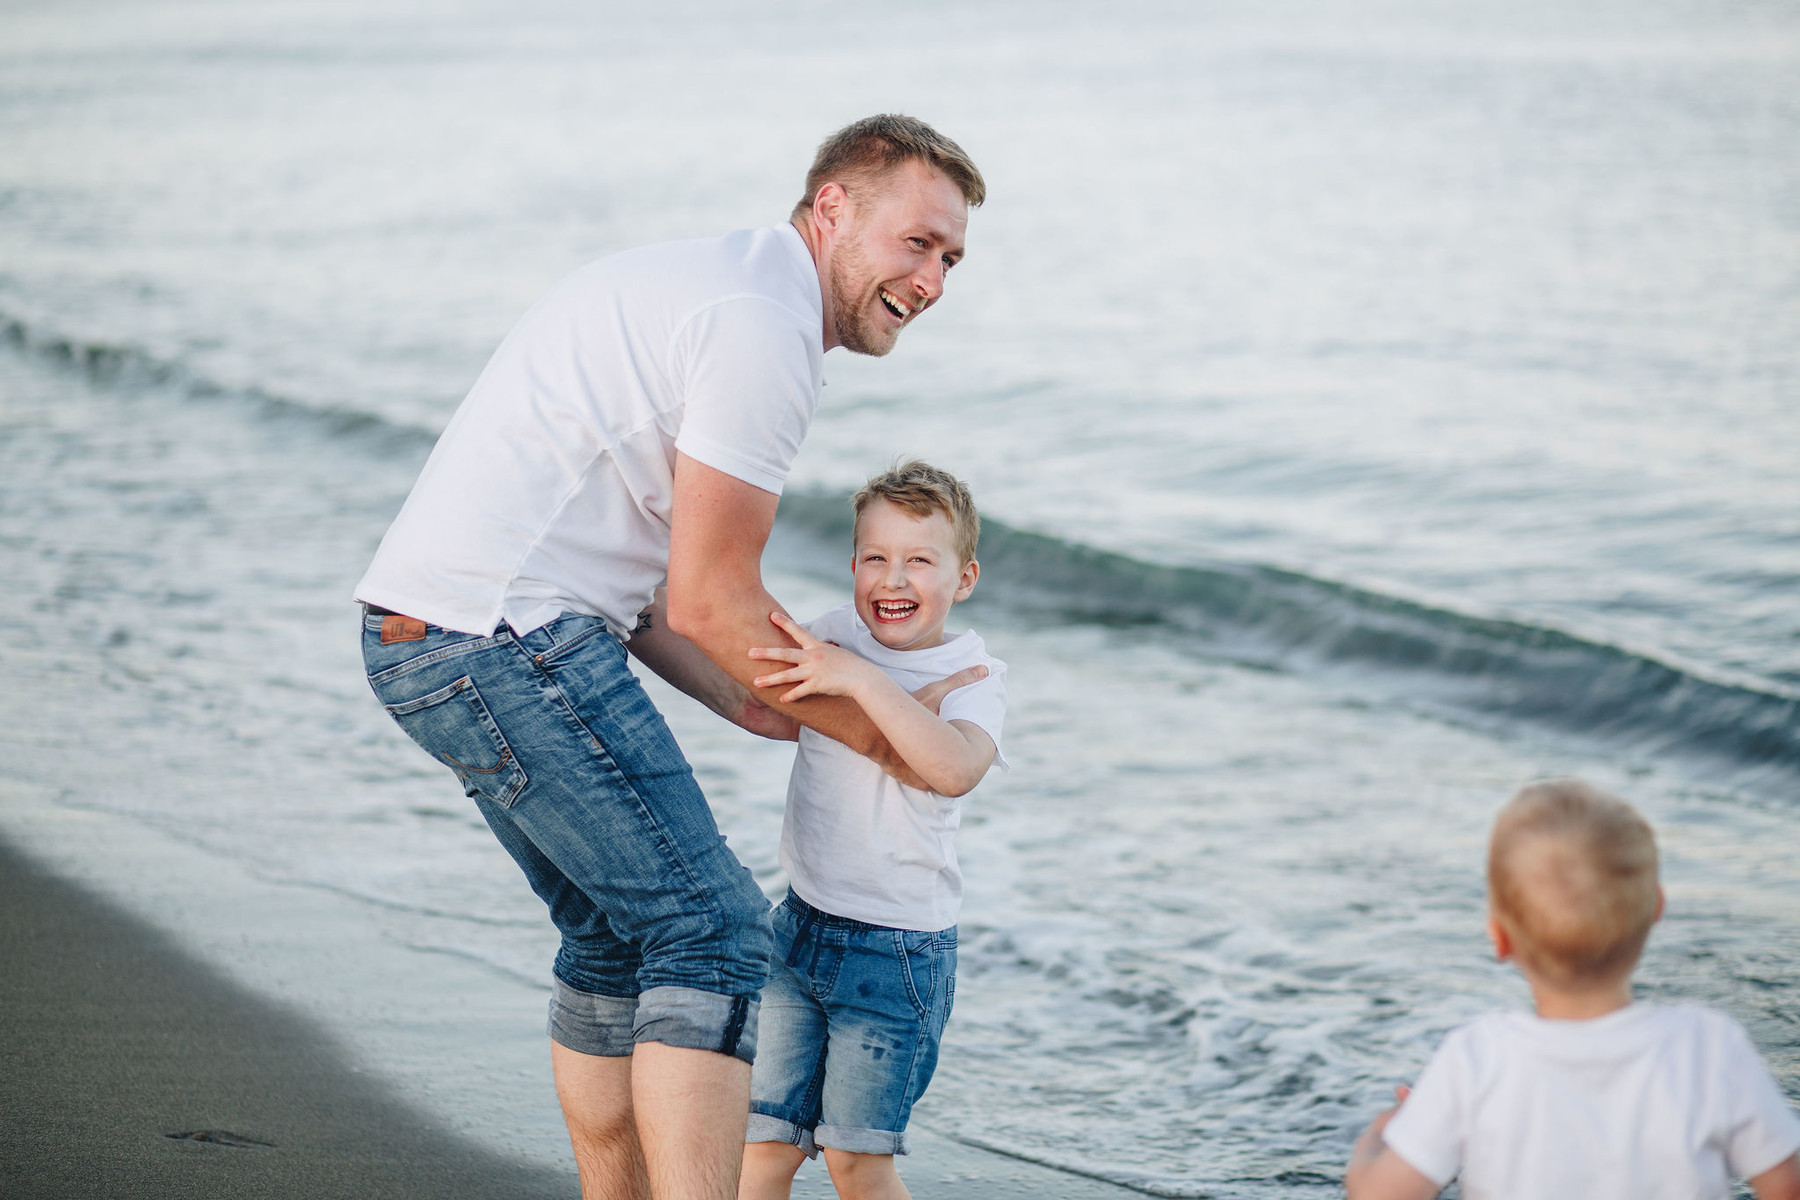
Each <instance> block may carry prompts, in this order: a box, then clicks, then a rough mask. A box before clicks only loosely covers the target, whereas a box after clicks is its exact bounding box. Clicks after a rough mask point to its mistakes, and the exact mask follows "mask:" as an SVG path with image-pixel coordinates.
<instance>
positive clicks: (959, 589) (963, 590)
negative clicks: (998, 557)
mask: <svg viewBox="0 0 1800 1200" xmlns="http://www.w3.org/2000/svg"><path fill="white" fill-rule="evenodd" d="M980 578H981V564H980V563H978V562H976V561H975V560H974V559H972V558H971V559H970V560H969V561H968V562H967V563H966V564H964V566H963V569H962V578H960V579H958V580H957V581H956V595H955V596H953V597H951V603H952V604H954V603H956V601H958V600H967V599H968V598H969V593H970V592H973V591H974V590H975V581H976V580H977V579H980Z"/></svg>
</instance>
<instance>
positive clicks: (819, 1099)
mask: <svg viewBox="0 0 1800 1200" xmlns="http://www.w3.org/2000/svg"><path fill="white" fill-rule="evenodd" d="M855 505H856V525H855V533H854V538H853V541H854V546H855V549H854V553H853V555H852V558H851V569H852V571H853V573H854V574H853V578H854V595H855V599H854V601H853V602H852V603H851V604H848V605H844V606H843V607H841V608H838V609H834V610H833V611H831V612H828V613H826V614H825V615H824V616H822V617H820V618H818V619H817V620H815V621H813V622H811V623H810V625H809V626H808V627H806V628H802V627H801V626H799V625H796V624H794V623H793V622H792V621H789V620H788V619H787V618H786V617H785V616H784V615H782V614H779V613H777V614H775V615H774V620H775V623H776V624H777V625H779V626H780V627H781V628H782V629H783V630H784V631H785V632H786V633H787V634H788V635H789V636H791V637H792V638H793V639H794V641H796V642H797V643H799V645H798V646H797V647H770V648H767V649H757V650H752V651H751V652H750V654H751V657H752V658H758V659H764V660H768V661H771V662H774V663H776V664H778V666H779V667H780V669H779V670H776V671H775V672H774V673H772V674H769V675H765V676H762V677H760V678H758V679H757V680H756V683H757V684H758V685H759V686H763V687H770V688H787V689H791V690H788V691H787V692H786V694H785V695H784V696H783V697H782V699H783V700H784V701H791V700H797V699H799V698H800V697H802V696H808V695H813V694H825V695H832V696H848V697H850V698H851V699H854V700H855V701H856V702H857V703H858V704H859V705H860V706H861V707H862V709H863V711H864V712H866V713H867V714H868V715H869V717H870V719H871V720H873V721H874V723H875V725H876V727H877V728H878V729H880V730H881V731H882V734H883V735H884V736H885V737H887V738H888V739H889V741H890V742H891V743H892V745H893V747H894V749H895V750H896V751H897V752H899V754H900V755H901V756H902V757H903V758H904V759H905V760H906V763H907V765H908V766H910V767H911V768H912V769H913V770H914V771H915V772H917V774H918V775H919V776H920V777H921V778H922V779H924V780H925V781H926V783H927V784H929V785H930V790H924V789H919V788H912V787H907V786H905V785H904V784H902V783H900V782H899V781H898V780H896V779H893V778H891V777H889V776H888V775H886V774H884V773H883V772H882V770H881V768H880V767H878V766H876V765H875V764H874V763H872V762H870V761H869V760H868V759H866V758H864V757H862V756H861V755H859V754H857V753H855V752H854V751H852V750H850V749H849V748H847V747H845V746H842V745H840V744H839V743H837V742H834V741H832V740H831V739H830V738H826V737H819V736H815V735H813V734H812V733H811V731H810V730H802V731H801V734H800V747H799V750H798V751H797V752H796V754H795V757H794V771H793V775H792V777H791V778H790V780H789V782H788V799H787V814H786V818H785V819H784V821H783V822H782V830H781V865H782V866H783V867H785V868H786V869H787V873H788V878H789V880H790V882H791V884H792V890H791V891H790V892H789V894H788V897H787V899H786V900H784V901H783V902H782V904H781V905H780V906H779V907H777V908H776V910H775V912H774V915H773V923H774V927H775V954H774V957H773V960H772V962H771V963H770V974H769V982H768V984H767V986H765V987H764V989H763V994H762V1024H761V1030H760V1033H759V1047H758V1051H757V1058H756V1067H755V1070H754V1072H753V1074H752V1077H751V1084H750V1099H751V1114H750V1121H749V1130H748V1133H747V1136H746V1141H747V1143H748V1144H747V1145H746V1146H745V1150H744V1171H743V1179H742V1183H741V1185H740V1187H739V1197H740V1200H782V1198H785V1197H786V1196H787V1195H788V1194H789V1188H790V1185H791V1184H792V1181H793V1177H794V1172H795V1170H796V1169H797V1168H798V1167H799V1165H800V1163H801V1162H802V1161H803V1160H804V1159H805V1157H807V1156H808V1155H811V1154H814V1153H817V1152H818V1151H819V1150H821V1149H822V1150H823V1151H824V1153H825V1162H826V1165H827V1166H828V1167H829V1168H830V1170H831V1179H832V1183H833V1184H834V1185H835V1186H836V1188H837V1191H838V1194H839V1196H841V1197H843V1198H844V1200H904V1198H905V1197H906V1195H907V1191H906V1188H905V1186H904V1185H903V1184H902V1183H901V1181H900V1177H899V1175H898V1173H897V1172H896V1171H895V1170H894V1155H896V1154H905V1153H906V1152H907V1149H908V1146H907V1134H906V1125H907V1119H908V1117H909V1115H910V1113H911V1111H912V1106H913V1102H914V1101H916V1100H917V1099H918V1098H919V1095H920V1094H921V1093H922V1092H923V1091H924V1090H925V1086H926V1084H927V1083H929V1082H930V1080H931V1075H932V1071H933V1069H934V1068H935V1066H936V1063H937V1057H938V1044H939V1040H940V1038H941V1037H942V1035H943V1030H944V1023H945V1021H946V1020H948V1019H949V1016H950V1005H951V1000H952V998H953V997H954V995H955V978H956V918H957V912H958V910H959V908H960V906H961V903H962V874H961V871H960V870H959V869H958V867H957V863H956V851H955V846H954V844H953V839H954V837H955V834H956V829H957V826H958V824H959V823H960V821H961V819H962V817H961V809H960V805H959V803H958V798H959V797H961V796H962V795H964V794H965V793H967V792H968V791H969V790H970V789H971V788H973V787H974V786H975V785H976V784H977V783H979V782H980V781H981V778H982V776H983V775H985V774H986V773H987V770H988V768H989V767H990V766H991V765H992V764H993V763H994V762H995V761H996V760H997V758H998V755H999V742H1000V729H1001V723H1002V720H1003V718H1004V716H1005V713H1006V689H1005V685H1004V683H1003V679H1004V676H1005V665H1004V664H1003V663H1001V662H1000V661H999V660H997V659H994V658H992V657H990V656H989V655H988V653H987V650H986V648H985V647H984V646H983V645H982V642H981V639H980V638H979V637H977V636H976V635H975V634H974V633H973V632H970V631H965V632H963V633H959V634H955V635H953V636H947V635H946V634H945V632H944V619H945V617H947V616H948V615H949V613H950V607H951V605H953V604H955V603H956V602H957V601H959V600H964V599H966V598H967V597H968V595H969V593H970V592H972V591H973V590H974V588H975V580H976V579H977V577H978V576H979V575H980V573H981V568H980V566H979V565H978V564H977V563H976V561H975V543H976V538H977V536H978V535H979V532H980V520H979V518H978V517H977V515H976V513H975V506H974V503H973V502H972V501H971V500H970V498H969V491H968V488H967V487H965V486H964V485H963V484H962V483H961V481H959V480H957V479H956V478H955V477H954V476H952V475H949V474H947V473H945V472H943V471H940V470H938V469H937V468H935V467H932V466H929V465H927V464H925V463H920V462H910V463H906V464H904V465H902V466H898V467H896V468H894V469H893V470H891V471H889V472H887V473H886V474H883V475H878V476H876V477H875V478H874V479H872V480H870V481H869V483H868V486H866V487H865V488H863V490H862V491H861V492H859V493H858V494H857V496H856V500H855ZM971 670H973V671H975V672H977V673H979V672H980V671H982V670H985V672H986V677H985V678H983V679H981V680H980V682H977V683H973V684H970V685H968V686H966V687H960V688H957V689H956V690H954V691H952V692H950V693H949V694H948V695H946V696H945V697H944V698H943V700H942V702H941V704H940V705H939V707H938V709H937V711H935V712H934V711H933V710H932V709H931V708H929V707H927V706H926V705H924V704H921V703H920V702H919V701H918V700H916V699H914V697H913V695H912V692H913V690H914V689H916V688H918V687H920V686H921V685H922V684H925V683H929V682H930V681H931V680H934V679H939V678H942V677H945V676H954V675H959V674H960V673H963V672H969V671H971ZM1000 761H1001V762H1002V763H1004V760H1000Z"/></svg>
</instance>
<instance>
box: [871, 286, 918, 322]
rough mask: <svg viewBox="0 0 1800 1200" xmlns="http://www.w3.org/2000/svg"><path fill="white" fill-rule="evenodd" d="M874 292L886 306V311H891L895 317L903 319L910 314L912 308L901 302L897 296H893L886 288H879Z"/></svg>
mask: <svg viewBox="0 0 1800 1200" xmlns="http://www.w3.org/2000/svg"><path fill="white" fill-rule="evenodd" d="M876 294H877V295H879V296H880V297H881V302H882V303H883V304H885V305H887V306H888V311H889V312H891V313H893V314H894V315H895V316H896V317H899V318H900V319H901V320H903V321H904V320H905V319H906V318H907V317H910V316H912V309H910V308H908V307H907V306H906V305H904V304H902V303H901V302H900V299H899V297H897V296H895V295H894V294H893V293H892V292H890V291H888V290H887V289H886V288H882V289H880V290H879V291H878V292H877V293H876Z"/></svg>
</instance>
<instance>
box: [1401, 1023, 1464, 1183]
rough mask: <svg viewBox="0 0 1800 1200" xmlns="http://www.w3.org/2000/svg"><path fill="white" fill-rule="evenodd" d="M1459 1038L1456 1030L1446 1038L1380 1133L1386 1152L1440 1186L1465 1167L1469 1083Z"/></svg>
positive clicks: (1458, 1030)
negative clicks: (1386, 1148) (1464, 1138)
mask: <svg viewBox="0 0 1800 1200" xmlns="http://www.w3.org/2000/svg"><path fill="white" fill-rule="evenodd" d="M1463 1037H1464V1030H1462V1029H1456V1030H1452V1031H1451V1032H1450V1034H1449V1036H1447V1037H1446V1038H1444V1041H1443V1043H1442V1044H1441V1045H1440V1046H1438V1050H1437V1053H1436V1054H1434V1055H1432V1058H1431V1061H1430V1062H1429V1063H1427V1064H1426V1066H1425V1070H1424V1072H1423V1073H1422V1074H1421V1075H1420V1076H1419V1078H1418V1081H1417V1082H1416V1083H1414V1084H1413V1087H1412V1092H1411V1093H1410V1094H1409V1095H1408V1096H1407V1097H1406V1102H1405V1103H1403V1104H1402V1105H1401V1106H1400V1111H1399V1112H1397V1113H1395V1114H1394V1117H1393V1120H1391V1121H1389V1122H1388V1124H1387V1128H1386V1129H1385V1130H1384V1131H1383V1132H1382V1135H1381V1137H1382V1141H1384V1142H1386V1143H1387V1146H1388V1149H1390V1150H1392V1151H1393V1152H1394V1153H1395V1154H1398V1155H1399V1156H1400V1157H1401V1158H1403V1159H1405V1160H1406V1162H1407V1165H1409V1166H1411V1167H1412V1168H1413V1169H1414V1170H1415V1171H1417V1172H1419V1174H1421V1175H1423V1176H1425V1177H1426V1178H1427V1179H1429V1180H1431V1182H1433V1183H1435V1184H1437V1185H1438V1186H1439V1187H1443V1186H1444V1185H1445V1184H1447V1183H1449V1182H1450V1181H1451V1180H1452V1179H1454V1178H1456V1176H1457V1174H1458V1172H1460V1171H1461V1170H1462V1166H1463V1131H1464V1126H1465V1123H1466V1113H1465V1111H1464V1110H1465V1108H1466V1105H1465V1104H1464V1100H1463V1097H1464V1095H1465V1094H1466V1092H1467V1084H1468V1082H1469V1081H1468V1079H1467V1072H1468V1067H1467V1063H1468V1057H1467V1055H1465V1054H1463V1053H1462V1052H1461V1049H1460V1046H1461V1043H1462V1041H1463Z"/></svg>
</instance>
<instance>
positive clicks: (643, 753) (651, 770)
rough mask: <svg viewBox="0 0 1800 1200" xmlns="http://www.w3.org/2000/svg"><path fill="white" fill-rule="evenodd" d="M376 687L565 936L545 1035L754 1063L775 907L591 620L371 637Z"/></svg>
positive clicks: (597, 1045)
mask: <svg viewBox="0 0 1800 1200" xmlns="http://www.w3.org/2000/svg"><path fill="white" fill-rule="evenodd" d="M382 620H383V618H382V617H381V616H380V615H378V614H376V613H373V612H369V613H365V615H364V617H363V661H364V663H365V664H366V666H367V667H368V672H369V685H370V686H371V687H372V688H374V690H375V695H376V697H377V698H378V699H379V700H380V701H381V703H382V704H383V706H385V707H386V709H387V711H388V713H389V714H390V715H391V716H392V717H393V718H394V719H395V720H396V721H398V722H399V723H400V726H401V728H402V729H404V730H406V732H407V733H408V734H409V735H411V737H412V739H413V740H414V741H416V742H418V743H419V745H420V746H423V747H424V748H425V750H426V752H427V753H429V754H431V756H432V757H434V758H436V759H437V760H438V761H439V762H441V763H443V764H444V765H445V766H447V767H449V768H450V769H451V770H452V771H453V772H455V774H456V777H457V779H458V780H459V781H460V782H461V783H462V786H463V790H464V791H465V792H467V793H468V795H469V796H470V797H471V798H473V799H474V801H475V804H476V807H477V808H479V809H480V810H481V815H482V817H483V818H485V819H486V821H487V823H488V827H489V828H490V829H492V830H493V831H494V836H495V837H497V838H499V839H500V844H501V845H502V846H504V847H505V848H506V850H507V852H508V853H509V854H511V855H512V857H513V861H515V862H517V863H518V864H519V867H520V868H521V869H522V870H523V871H524V872H525V878H526V879H527V881H529V883H530V884H531V887H532V890H533V891H535V892H536V893H537V894H538V896H539V898H540V899H542V900H543V901H544V903H545V904H546V905H548V906H549V909H550V919H551V921H552V922H554V923H555V925H556V928H557V930H558V931H559V932H560V933H561V935H562V946H561V948H560V949H559V950H558V951H557V955H556V961H555V964H554V965H553V967H552V974H553V975H554V977H555V978H554V994H553V996H552V998H551V1002H550V1036H551V1037H552V1038H554V1039H555V1040H556V1041H558V1042H560V1043H562V1044H563V1045H565V1046H567V1047H568V1048H570V1049H571V1050H576V1051H579V1052H581V1053H583V1054H597V1055H607V1056H614V1057H616V1056H620V1055H626V1054H630V1053H631V1051H632V1047H633V1046H634V1045H636V1043H638V1042H663V1043H665V1044H667V1045H671V1046H681V1047H686V1048H690V1049H699V1050H714V1051H717V1052H719V1053H722V1054H730V1055H735V1056H736V1057H738V1058H741V1059H743V1060H744V1061H745V1062H750V1061H752V1060H754V1058H755V1056H756V1026H757V994H758V992H759V991H760V990H761V988H762V986H763V981H764V979H765V978H766V977H767V972H768V958H769V947H770V934H769V920H768V908H769V905H768V901H767V900H765V899H764V898H763V895H762V892H761V891H760V890H759V889H758V888H757V886H756V882H755V880H753V879H752V878H751V876H750V872H749V871H748V870H746V869H745V868H744V866H743V864H741V863H739V862H738V860H737V858H736V856H734V855H733V854H732V853H731V851H730V850H729V849H728V848H727V847H726V845H725V839H724V838H723V837H721V836H720V834H719V829H718V826H717V824H716V823H715V822H714V821H713V815H712V810H711V809H710V808H708V807H707V804H706V797H705V796H703V795H702V794H701V792H700V788H699V785H698V784H696V783H695V781H694V773H693V771H692V770H691V769H690V768H689V767H688V764H687V760H686V759H685V758H684V757H683V756H682V753H681V749H680V747H678V746H677V745H676V744H675V739H674V737H673V736H672V735H671V734H670V733H669V728H668V726H667V725H666V724H665V723H664V722H663V719H662V714H660V713H658V712H657V711H656V708H655V706H654V705H652V704H651V703H650V698H649V696H648V695H646V694H645V692H644V689H643V687H642V685H641V684H639V683H638V681H637V678H636V676H634V675H633V674H632V673H631V670H630V668H629V667H628V666H627V665H626V661H625V647H624V645H623V644H622V643H621V642H620V641H619V639H618V638H617V637H615V636H614V635H613V634H612V633H611V632H610V631H609V630H608V629H607V627H606V623H605V622H604V621H601V620H600V619H598V618H596V617H583V616H565V617H561V618H559V619H557V620H555V621H552V622H551V623H550V624H548V625H545V626H543V627H542V628H540V629H535V630H533V631H531V632H530V633H526V634H520V635H516V634H514V633H513V632H512V631H511V630H510V629H508V628H507V627H506V626H504V625H502V626H501V627H500V628H499V629H497V630H495V631H494V633H493V634H492V635H490V636H487V637H482V636H479V635H476V634H469V633H458V632H455V631H453V630H447V629H440V628H438V627H437V626H435V625H426V626H424V633H425V636H424V637H423V638H417V639H410V640H405V641H393V642H390V643H387V644H383V642H382V640H381V629H382Z"/></svg>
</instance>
